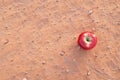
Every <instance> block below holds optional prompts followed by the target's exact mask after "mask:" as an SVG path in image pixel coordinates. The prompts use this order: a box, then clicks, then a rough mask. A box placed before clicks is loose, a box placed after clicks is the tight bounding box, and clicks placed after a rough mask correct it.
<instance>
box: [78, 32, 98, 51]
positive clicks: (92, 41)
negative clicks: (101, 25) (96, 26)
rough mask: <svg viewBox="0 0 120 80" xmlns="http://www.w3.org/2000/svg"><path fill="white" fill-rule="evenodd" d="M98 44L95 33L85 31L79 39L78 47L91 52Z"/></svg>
mask: <svg viewBox="0 0 120 80" xmlns="http://www.w3.org/2000/svg"><path fill="white" fill-rule="evenodd" d="M96 44H97V37H96V35H95V34H94V33H93V32H89V31H85V32H82V33H81V34H80V35H79V37H78V45H79V46H80V47H81V48H83V49H85V50H90V49H92V48H94V47H95V46H96Z"/></svg>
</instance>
